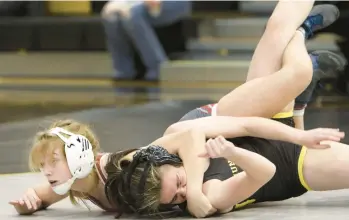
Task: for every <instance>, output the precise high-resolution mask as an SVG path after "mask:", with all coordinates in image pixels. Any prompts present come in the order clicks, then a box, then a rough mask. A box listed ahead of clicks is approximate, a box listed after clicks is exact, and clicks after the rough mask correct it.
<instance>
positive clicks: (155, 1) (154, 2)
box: [144, 0, 161, 8]
mask: <svg viewBox="0 0 349 220" xmlns="http://www.w3.org/2000/svg"><path fill="white" fill-rule="evenodd" d="M160 3H161V1H160V0H144V4H146V5H147V6H148V7H149V8H154V7H159V5H160Z"/></svg>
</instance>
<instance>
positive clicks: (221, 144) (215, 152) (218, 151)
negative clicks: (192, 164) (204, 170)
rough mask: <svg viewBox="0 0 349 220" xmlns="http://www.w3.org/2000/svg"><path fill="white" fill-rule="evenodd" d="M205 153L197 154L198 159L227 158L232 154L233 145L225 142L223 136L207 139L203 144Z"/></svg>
mask: <svg viewBox="0 0 349 220" xmlns="http://www.w3.org/2000/svg"><path fill="white" fill-rule="evenodd" d="M205 148H206V152H205V153H202V154H199V157H209V158H218V157H229V156H230V155H232V153H233V152H234V148H235V145H234V144H233V143H231V142H229V141H227V140H226V139H225V138H224V137H223V136H218V137H216V138H215V139H209V140H208V141H207V142H206V144H205Z"/></svg>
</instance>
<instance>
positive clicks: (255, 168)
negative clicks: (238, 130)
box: [226, 147, 276, 182]
mask: <svg viewBox="0 0 349 220" xmlns="http://www.w3.org/2000/svg"><path fill="white" fill-rule="evenodd" d="M226 159H228V160H230V161H234V163H235V164H236V165H238V166H239V167H240V168H241V169H242V170H244V171H245V173H246V175H247V176H249V177H250V178H252V179H254V180H256V181H258V182H266V181H269V180H270V179H271V178H272V177H273V175H274V173H275V170H276V168H275V165H274V164H273V163H272V162H271V161H269V160H268V159H267V158H265V157H263V156H261V155H259V154H257V153H254V152H252V151H248V150H245V149H242V148H239V147H235V148H234V152H233V153H232V154H231V156H228V157H226Z"/></svg>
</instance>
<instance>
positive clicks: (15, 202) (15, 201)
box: [8, 200, 19, 205]
mask: <svg viewBox="0 0 349 220" xmlns="http://www.w3.org/2000/svg"><path fill="white" fill-rule="evenodd" d="M8 203H9V204H11V205H19V201H18V200H12V201H9V202H8Z"/></svg>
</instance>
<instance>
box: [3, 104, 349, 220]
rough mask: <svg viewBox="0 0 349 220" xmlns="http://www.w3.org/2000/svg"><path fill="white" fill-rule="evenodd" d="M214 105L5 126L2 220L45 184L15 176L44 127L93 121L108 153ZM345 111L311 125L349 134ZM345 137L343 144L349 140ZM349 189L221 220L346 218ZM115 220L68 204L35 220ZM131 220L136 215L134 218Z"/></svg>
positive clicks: (109, 111)
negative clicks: (19, 200)
mask: <svg viewBox="0 0 349 220" xmlns="http://www.w3.org/2000/svg"><path fill="white" fill-rule="evenodd" d="M207 103H211V101H202V102H201V101H196V102H193V101H191V102H167V103H154V104H148V105H146V106H139V107H132V108H125V109H116V108H103V109H94V110H86V111H82V112H75V113H69V114H61V115H56V116H53V117H45V118H38V119H31V120H27V121H24V122H23V121H22V122H13V123H7V124H1V125H0V137H1V142H0V172H1V173H2V174H3V175H1V176H0V178H1V180H2V181H1V182H0V184H2V187H1V191H0V193H1V195H3V198H4V199H3V200H2V204H1V206H0V207H1V210H2V211H1V214H0V219H19V218H22V217H19V216H18V215H17V214H16V212H15V210H14V209H13V208H12V207H11V206H10V205H8V201H10V200H11V199H16V198H18V196H20V195H21V194H22V193H23V192H24V191H25V189H26V188H27V187H30V186H33V185H35V184H37V183H40V181H44V179H43V177H42V176H41V175H40V174H29V173H26V174H25V173H24V174H15V173H20V172H28V168H27V155H28V151H29V148H30V137H32V136H33V135H34V134H35V132H36V131H37V130H39V128H40V127H46V126H47V125H48V124H49V123H50V122H51V121H53V120H54V119H62V118H74V119H76V120H80V121H83V122H86V123H90V124H91V125H92V127H93V128H94V130H95V131H96V133H97V135H98V136H99V137H100V141H101V144H102V147H103V149H104V150H105V151H116V150H120V149H125V148H130V147H133V146H141V145H145V144H147V143H149V142H150V141H151V140H153V139H154V138H157V137H159V136H161V134H162V133H163V131H164V130H165V128H166V127H167V126H168V125H169V124H171V123H173V122H175V121H176V120H178V119H179V118H180V117H181V116H182V115H183V114H184V113H186V112H187V111H188V110H190V109H192V108H194V107H197V106H200V105H202V104H207ZM348 116H349V110H346V109H333V108H332V109H321V110H316V109H312V110H311V109H309V111H308V112H307V120H306V123H307V126H308V127H309V128H311V127H318V126H322V127H340V128H341V129H342V130H344V131H346V132H349V122H348V121H347V118H348ZM348 140H349V139H348V138H346V139H345V140H344V142H347V143H348V142H349V141H348ZM348 203H349V190H344V191H336V192H323V193H315V192H312V193H308V194H306V195H304V196H302V197H300V198H295V199H290V200H288V201H284V202H278V203H265V204H260V205H254V206H250V208H247V209H245V210H242V211H238V212H234V213H230V214H227V215H224V216H223V217H222V218H235V219H246V220H247V219H269V220H272V219H281V218H282V219H285V220H286V219H292V220H293V219H308V220H310V219H317V220H322V219H329V218H332V219H347V216H348V215H349V211H348V209H347V205H348ZM97 217H98V218H100V219H111V218H113V216H112V215H107V214H105V213H103V212H101V211H100V210H99V209H98V208H96V207H94V206H92V210H91V211H90V212H89V211H88V210H86V208H84V207H80V208H78V207H73V206H72V205H71V204H70V203H69V201H68V200H64V201H63V202H60V203H58V204H56V205H54V206H52V207H50V209H49V210H48V211H43V212H38V213H36V214H35V219H38V220H43V219H61V218H66V219H90V218H91V219H96V218H97ZM130 218H132V217H130Z"/></svg>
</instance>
